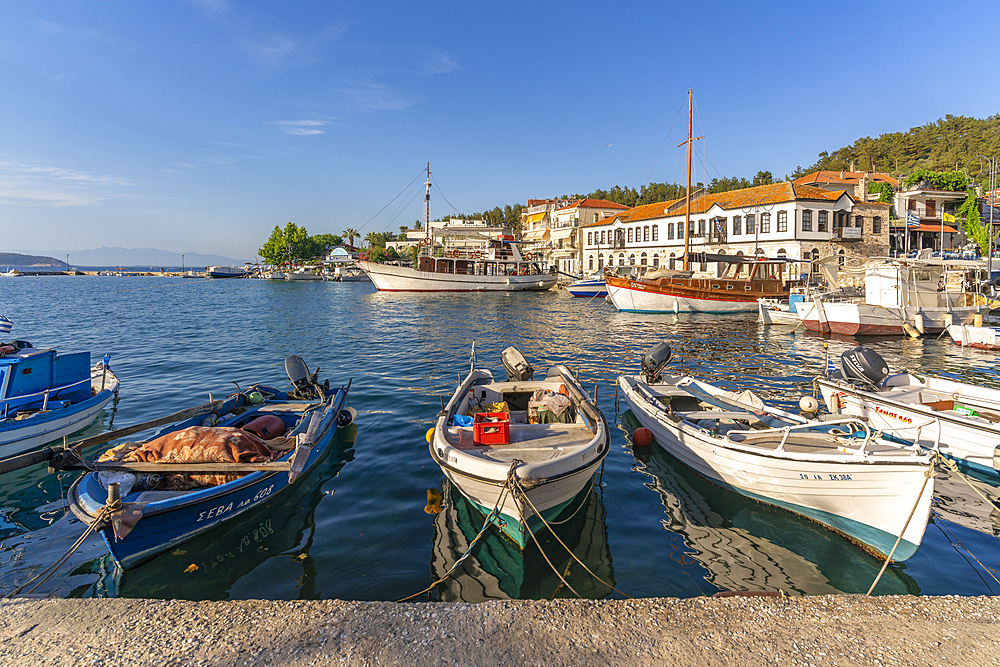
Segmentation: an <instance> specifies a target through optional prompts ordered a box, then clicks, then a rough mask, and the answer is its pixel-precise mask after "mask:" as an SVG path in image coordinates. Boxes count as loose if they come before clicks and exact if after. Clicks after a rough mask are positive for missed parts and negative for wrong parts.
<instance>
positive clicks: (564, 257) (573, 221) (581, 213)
mask: <svg viewBox="0 0 1000 667" xmlns="http://www.w3.org/2000/svg"><path fill="white" fill-rule="evenodd" d="M627 210H628V206H625V205H623V204H616V203H615V202H613V201H608V200H607V199H580V200H579V201H575V202H572V203H570V204H567V205H566V206H562V207H560V208H557V209H556V210H555V211H553V212H552V223H551V227H550V229H549V236H548V243H547V248H546V249H545V260H546V262H547V263H548V265H549V266H554V267H555V268H556V269H558V270H559V271H562V272H563V273H568V274H571V275H575V274H579V273H580V272H581V271H585V270H586V269H584V268H583V267H582V264H581V262H582V258H583V254H582V248H581V247H580V242H579V230H580V228H581V226H583V225H587V224H592V223H594V222H597V221H599V220H603V219H605V218H607V217H609V216H613V215H615V214H616V213H621V212H622V211H627Z"/></svg>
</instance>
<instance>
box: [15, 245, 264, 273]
mask: <svg viewBox="0 0 1000 667" xmlns="http://www.w3.org/2000/svg"><path fill="white" fill-rule="evenodd" d="M22 252H23V253H25V254H17V253H0V258H3V257H12V258H21V259H20V260H18V261H14V260H11V261H10V266H36V265H35V264H33V263H32V262H29V261H27V260H37V259H44V260H46V262H47V263H46V264H44V265H41V264H39V265H38V266H60V267H65V266H66V260H65V259H52V257H38V256H34V255H31V254H27V253H38V254H39V255H54V256H55V257H63V258H65V257H66V255H67V254H68V255H69V264H70V266H71V267H85V266H152V267H161V266H172V267H179V266H184V267H186V268H192V269H197V268H204V267H206V266H216V265H222V266H230V265H234V264H235V265H237V266H242V265H243V264H245V263H246V262H247V261H248V260H246V259H239V260H237V259H233V258H231V257H223V256H222V255H205V254H201V253H197V252H186V253H179V252H170V251H168V250H159V249H157V248H109V247H106V246H105V247H101V248H94V249H91V250H61V251H54V250H48V251H37V250H35V251H22ZM21 262H24V263H21ZM48 262H51V264H49V263H48ZM0 266H7V260H6V259H0Z"/></svg>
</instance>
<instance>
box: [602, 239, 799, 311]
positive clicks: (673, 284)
mask: <svg viewBox="0 0 1000 667" xmlns="http://www.w3.org/2000/svg"><path fill="white" fill-rule="evenodd" d="M691 257H692V258H693V259H694V260H695V261H701V262H718V263H720V265H722V266H725V269H724V270H723V272H722V276H720V277H695V276H693V275H692V274H691V272H689V271H669V270H667V271H652V272H649V273H647V274H646V275H645V277H643V278H623V277H618V276H614V275H611V274H609V275H608V276H607V277H606V278H605V281H606V282H607V285H608V298H609V299H611V302H612V303H614V305H615V307H616V308H617V309H618V310H621V311H625V312H632V313H746V312H753V311H756V310H757V300H758V299H761V298H768V299H787V298H788V294H789V291H790V289H791V288H792V287H793V286H797V285H798V284H799V281H797V280H786V279H785V267H786V266H787V265H788V262H787V261H786V260H784V259H753V258H745V257H742V256H739V255H735V256H734V255H710V254H707V253H699V254H695V255H692V256H691Z"/></svg>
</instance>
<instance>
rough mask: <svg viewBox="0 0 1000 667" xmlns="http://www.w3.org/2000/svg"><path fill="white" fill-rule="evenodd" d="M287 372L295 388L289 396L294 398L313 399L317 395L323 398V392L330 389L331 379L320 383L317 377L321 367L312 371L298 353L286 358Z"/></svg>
mask: <svg viewBox="0 0 1000 667" xmlns="http://www.w3.org/2000/svg"><path fill="white" fill-rule="evenodd" d="M285 373H287V374H288V379H289V380H291V382H292V386H293V387H294V389H292V391H290V392H288V397H289V398H291V399H292V400H298V401H311V400H313V399H315V398H317V397H320V398H322V396H323V394H324V393H325V392H327V391H329V390H330V381H329V380H327V381H325V382H324V383H323V384H319V381H318V380H317V377H318V376H319V369H318V368H317V369H316V371H315V372H313V373H310V372H309V367H308V366H306V362H304V361H303V360H302V357H300V356H299V355H297V354H293V355H291V356H290V357H286V358H285Z"/></svg>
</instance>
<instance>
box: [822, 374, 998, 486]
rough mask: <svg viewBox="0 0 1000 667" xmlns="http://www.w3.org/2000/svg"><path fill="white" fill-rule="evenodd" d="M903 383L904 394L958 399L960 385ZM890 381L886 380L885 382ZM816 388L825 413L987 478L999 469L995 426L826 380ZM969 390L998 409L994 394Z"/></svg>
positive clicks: (912, 379)
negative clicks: (861, 421)
mask: <svg viewBox="0 0 1000 667" xmlns="http://www.w3.org/2000/svg"><path fill="white" fill-rule="evenodd" d="M906 378H907V379H908V380H909V382H910V383H911V384H908V385H907V392H908V393H910V394H912V395H914V396H918V397H919V396H920V395H921V394H922V393H923V392H927V393H928V397H929V394H930V393H932V392H934V393H939V394H941V395H954V396H956V397H958V398H959V401H960V400H961V398H960V397H961V392H962V391H963V390H962V389H961V383H953V382H951V381H949V380H942V379H940V378H933V377H925V378H920V379H918V378H917V377H915V376H912V375H909V376H906ZM892 381H893V379H892V378H889V380H888V382H892ZM897 381H901V379H900V380H897ZM816 383H817V384H818V385H819V389H820V392H821V393H822V395H823V400H824V401H825V402H826V404H827V406H828V407H829V408H830V411H831V412H834V413H839V414H844V415H852V416H857V417H864V418H866V419H868V421H869V422H870V423H871V425H872V427H873V428H875V429H879V430H882V431H885V432H887V433H891V434H892V435H894V436H896V437H898V438H900V439H902V440H905V441H907V442H913V443H915V444H918V445H920V446H921V447H923V448H925V449H936V450H937V451H939V452H940V453H941V454H942V455H943V456H947V457H948V458H951V459H954V460H956V461H958V462H959V463H960V464H961V465H964V466H967V467H969V468H971V469H973V470H976V471H977V472H979V473H982V474H985V475H989V476H991V477H992V478H1000V470H998V468H997V467H998V466H1000V461H998V456H1000V425H998V424H995V423H991V422H989V421H987V420H985V419H977V420H973V419H970V418H968V417H966V416H963V415H960V414H955V413H953V412H951V411H944V412H942V411H940V410H935V409H934V408H933V407H932V406H929V405H924V404H922V403H913V402H910V401H907V400H902V399H900V398H894V397H893V396H892V392H891V390H890V391H889V392H872V391H864V390H861V389H859V388H857V387H854V386H851V385H849V384H846V383H842V382H835V381H832V380H827V379H826V378H817V380H816ZM938 383H940V384H941V386H940V387H937V385H938ZM975 391H976V392H977V396H978V398H981V399H987V398H992V400H993V402H995V403H996V404H997V405H998V406H1000V391H997V390H995V389H988V388H986V387H975ZM835 395H836V398H834V396H835ZM970 398H971V397H970Z"/></svg>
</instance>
